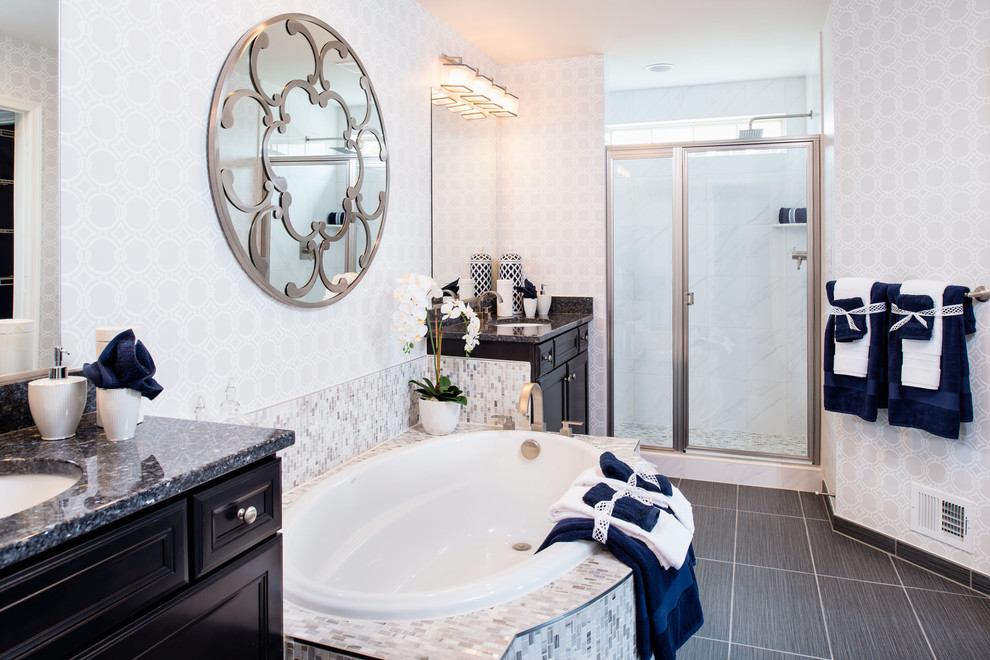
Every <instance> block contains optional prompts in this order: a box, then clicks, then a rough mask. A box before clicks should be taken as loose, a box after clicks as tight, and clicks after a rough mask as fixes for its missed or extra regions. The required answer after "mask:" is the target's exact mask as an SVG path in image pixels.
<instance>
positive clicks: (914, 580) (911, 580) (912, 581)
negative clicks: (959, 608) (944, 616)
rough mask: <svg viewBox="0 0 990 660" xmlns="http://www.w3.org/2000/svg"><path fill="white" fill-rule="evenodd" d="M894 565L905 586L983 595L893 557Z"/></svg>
mask: <svg viewBox="0 0 990 660" xmlns="http://www.w3.org/2000/svg"><path fill="white" fill-rule="evenodd" d="M894 566H895V567H896V568H897V572H898V573H899V574H900V576H901V582H903V583H904V586H905V587H913V588H915V589H930V590H932V591H945V592H947V593H950V594H961V595H964V596H979V597H984V594H981V593H980V592H978V591H973V590H972V589H970V588H969V587H964V586H963V585H961V584H959V583H958V582H953V581H952V580H946V579H945V578H944V577H942V576H941V575H936V574H935V573H932V572H931V571H926V570H925V569H923V568H921V567H918V566H915V565H914V564H910V563H908V562H906V561H904V560H903V559H898V558H896V557H895V558H894Z"/></svg>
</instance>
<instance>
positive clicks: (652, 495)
mask: <svg viewBox="0 0 990 660" xmlns="http://www.w3.org/2000/svg"><path fill="white" fill-rule="evenodd" d="M598 483H603V484H605V485H606V486H608V487H609V488H613V489H615V490H623V489H626V488H629V484H628V483H627V482H625V481H619V480H617V479H609V478H608V477H606V476H605V474H604V473H603V472H602V471H601V468H588V469H587V470H585V471H584V472H582V473H581V474H579V475H578V476H577V478H576V479H575V480H574V485H575V486H584V487H586V488H590V487H592V486H594V485H595V484H598ZM670 491H671V492H670V495H664V494H662V493H656V492H654V491H652V490H645V489H642V488H640V489H638V491H637V492H636V495H642V496H645V497H647V498H648V499H649V500H650V502H652V503H653V504H655V505H657V506H659V507H661V508H667V509H670V510H671V511H672V512H673V514H674V517H675V518H677V520H678V521H679V522H680V523H681V524H682V525H684V529H686V530H687V531H689V532H691V533H692V534H694V513H693V512H692V510H691V503H690V502H688V500H687V498H686V497H684V495H683V493H681V491H680V490H678V489H677V487H676V486H673V485H672V486H671V487H670Z"/></svg>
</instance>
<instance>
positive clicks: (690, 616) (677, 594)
mask: <svg viewBox="0 0 990 660" xmlns="http://www.w3.org/2000/svg"><path fill="white" fill-rule="evenodd" d="M594 527H595V521H594V520H591V519H589V518H567V519H566V520H561V521H560V522H558V523H557V524H556V525H554V528H553V529H552V530H550V534H548V535H547V538H546V540H545V541H543V545H541V546H540V549H539V550H537V552H539V551H540V550H543V549H544V548H546V547H549V546H550V545H552V544H554V543H559V542H562V541H580V540H590V539H591V538H592V532H593V530H594ZM605 547H607V548H608V549H609V551H610V552H611V553H612V554H613V555H614V556H615V558H616V559H618V560H619V561H621V562H622V563H623V564H625V565H626V566H628V567H629V568H631V569H632V572H633V584H634V586H635V591H636V646H637V650H638V652H639V657H640V660H647V659H648V658H650V656H651V655H652V656H653V657H654V658H656V660H675V658H676V654H677V649H679V648H680V647H681V646H682V645H683V644H684V642H686V641H687V640H688V638H689V637H691V635H693V634H694V633H696V632H697V631H698V630H699V629H700V628H701V626H702V624H703V623H704V616H703V614H702V611H701V598H700V596H699V594H698V583H697V581H696V579H695V575H694V564H695V558H694V549H693V548H691V549H690V550H689V551H688V560H687V561H685V562H684V565H683V566H682V567H681V568H679V569H674V568H669V569H663V568H661V567H660V563H659V562H658V561H657V558H656V556H655V555H654V554H653V553H652V552H650V550H649V548H647V547H646V545H645V544H643V542H642V541H639V540H637V539H633V538H630V537H629V536H627V535H626V534H624V533H622V532H621V531H619V530H618V529H616V528H615V527H611V528H610V529H609V530H608V538H607V539H606V543H605Z"/></svg>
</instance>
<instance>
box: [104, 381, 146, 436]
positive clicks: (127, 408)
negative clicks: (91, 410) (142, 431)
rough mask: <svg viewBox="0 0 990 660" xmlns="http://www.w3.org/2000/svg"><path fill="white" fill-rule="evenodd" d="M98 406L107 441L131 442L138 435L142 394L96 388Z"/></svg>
mask: <svg viewBox="0 0 990 660" xmlns="http://www.w3.org/2000/svg"><path fill="white" fill-rule="evenodd" d="M96 405H97V407H98V408H99V409H100V412H101V416H102V417H103V431H104V433H106V434H107V440H130V439H131V438H133V437H134V435H135V433H137V421H138V414H139V413H140V412H141V393H140V392H138V391H137V390H132V389H130V388H126V387H121V388H118V389H115V390H105V389H103V388H101V387H97V388H96Z"/></svg>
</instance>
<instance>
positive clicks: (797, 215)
mask: <svg viewBox="0 0 990 660" xmlns="http://www.w3.org/2000/svg"><path fill="white" fill-rule="evenodd" d="M777 222H778V223H779V224H782V225H806V224H808V209H807V208H784V207H782V208H781V209H780V211H779V212H778V213H777Z"/></svg>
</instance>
